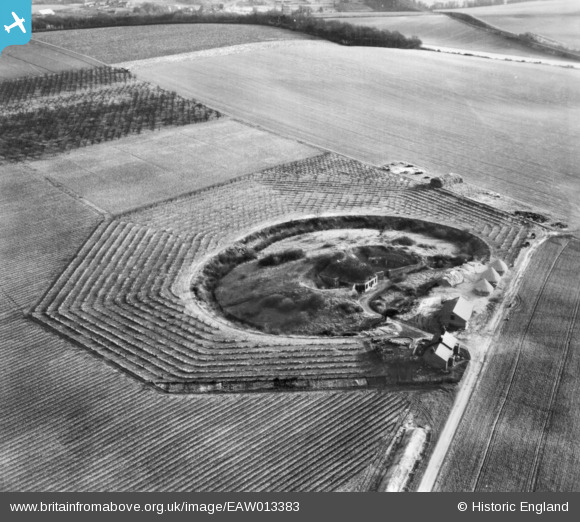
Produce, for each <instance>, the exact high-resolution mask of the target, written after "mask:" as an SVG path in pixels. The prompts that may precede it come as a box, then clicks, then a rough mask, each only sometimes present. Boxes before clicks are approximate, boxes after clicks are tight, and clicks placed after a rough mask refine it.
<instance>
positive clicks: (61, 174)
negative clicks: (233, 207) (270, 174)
mask: <svg viewBox="0 0 580 522" xmlns="http://www.w3.org/2000/svg"><path fill="white" fill-rule="evenodd" d="M319 153H320V152H319V151H318V150H317V149H314V148H312V147H308V146H306V145H302V144H300V143H297V142H295V141H291V140H287V139H285V138H281V137H279V136H276V135H275V134H271V133H269V132H265V131H262V130H259V129H256V128H254V127H249V126H247V125H243V124H241V123H238V122H236V121H234V120H231V119H229V118H224V119H219V120H214V121H211V122H208V123H204V124H201V125H200V124H196V125H186V126H182V127H174V128H165V129H162V130H160V131H158V132H149V133H144V134H141V135H136V136H132V137H128V138H124V139H123V140H115V141H112V142H107V143H102V144H100V145H94V146H92V147H83V148H81V149H77V150H74V151H71V152H69V153H67V154H64V155H59V156H55V157H52V158H48V159H46V160H39V161H34V162H31V163H30V164H29V168H31V169H32V170H33V171H35V172H37V173H38V174H39V175H42V176H46V177H48V178H50V179H52V180H54V181H56V182H58V183H62V184H63V185H65V186H66V187H68V188H69V189H70V190H72V191H73V192H75V193H76V194H79V195H81V196H83V197H85V198H87V199H88V200H90V201H92V202H93V203H95V204H96V205H98V206H99V207H100V208H103V209H105V210H107V211H109V212H111V213H113V214H117V213H120V212H125V211H127V210H131V209H134V208H137V207H140V206H143V205H148V204H152V203H155V202H159V201H162V200H164V199H170V198H172V197H175V196H178V195H180V194H183V193H186V192H191V191H193V190H197V189H200V188H204V187H207V186H210V185H213V184H215V183H220V182H224V181H227V180H228V179H231V178H234V177H237V176H241V175H243V174H249V173H251V172H255V171H256V170H261V169H263V168H266V167H270V166H273V165H277V164H278V163H284V162H289V161H295V160H298V159H302V158H306V157H309V156H313V155H316V154H319Z"/></svg>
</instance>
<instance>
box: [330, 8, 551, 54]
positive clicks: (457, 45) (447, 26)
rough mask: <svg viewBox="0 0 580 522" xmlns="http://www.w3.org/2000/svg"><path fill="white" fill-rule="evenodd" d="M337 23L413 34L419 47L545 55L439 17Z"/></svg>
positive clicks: (364, 19)
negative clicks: (419, 43) (417, 40)
mask: <svg viewBox="0 0 580 522" xmlns="http://www.w3.org/2000/svg"><path fill="white" fill-rule="evenodd" d="M340 20H341V21H345V22H349V23H351V24H354V25H366V26H370V27H376V28H377V29H386V30H388V31H400V32H401V33H403V34H406V35H409V36H411V35H415V36H418V37H419V38H420V39H421V41H422V42H423V44H425V45H431V46H436V47H451V48H454V49H465V50H471V51H482V52H490V53H501V54H508V55H513V56H525V57H530V58H539V57H546V54H545V53H541V52H539V51H534V50H533V49H531V48H529V47H526V46H524V45H521V44H518V43H517V42H514V41H511V40H508V39H507V38H502V37H501V36H497V35H495V34H491V33H488V32H486V31H482V30H480V29H477V28H475V27H471V26H469V25H467V24H464V23H461V22H459V21H457V20H453V19H452V18H449V17H448V16H445V15H442V14H436V13H430V14H427V13H425V14H421V15H417V14H410V15H407V14H403V13H399V16H385V17H369V18H362V17H360V18H359V17H357V18H351V19H345V18H340Z"/></svg>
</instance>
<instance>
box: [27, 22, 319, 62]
mask: <svg viewBox="0 0 580 522" xmlns="http://www.w3.org/2000/svg"><path fill="white" fill-rule="evenodd" d="M34 38H35V39H36V40H40V41H43V42H48V43H51V44H55V45H59V46H62V47H65V48H67V49H73V50H75V51H76V52H79V53H82V54H87V55H89V56H93V57H95V58H97V59H98V60H101V61H103V62H105V63H111V64H114V63H121V62H127V61H131V60H143V59H145V58H155V57H157V56H167V55H171V54H179V53H187V52H192V51H201V50H204V49H214V48H216V47H227V46H230V45H241V44H247V43H254V42H269V41H278V40H311V39H312V37H311V36H308V35H305V34H302V33H295V32H292V31H287V30H284V29H278V28H276V27H265V26H258V25H242V24H239V25H226V24H172V25H145V26H137V27H135V26H133V27H106V28H99V29H74V30H70V31H54V32H46V33H35V34H34Z"/></svg>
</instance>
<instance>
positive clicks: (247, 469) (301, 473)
mask: <svg viewBox="0 0 580 522" xmlns="http://www.w3.org/2000/svg"><path fill="white" fill-rule="evenodd" d="M2 301H4V298H3V297H2ZM2 309H4V306H2ZM0 336H1V338H2V340H3V342H2V346H3V348H2V352H1V353H0V360H1V364H0V368H1V370H0V374H1V379H0V392H1V394H2V398H3V400H2V401H1V402H0V411H1V414H2V418H3V421H2V423H1V427H0V441H1V442H0V458H1V459H2V463H3V464H2V476H1V478H0V488H1V489H2V491H31V490H32V491H332V490H336V489H340V488H342V487H345V486H347V485H348V484H349V483H350V484H351V485H350V487H349V489H353V488H354V487H359V488H361V489H362V490H366V489H371V488H372V487H373V484H374V483H375V482H376V481H377V480H380V477H381V475H382V473H383V472H384V465H385V464H384V459H385V457H386V455H385V451H386V449H387V446H388V444H389V442H390V440H391V439H392V437H393V435H394V432H395V431H396V430H397V428H398V427H399V426H400V423H401V422H402V421H403V420H404V419H405V416H406V414H407V412H408V411H409V400H410V398H411V396H412V394H409V393H382V392H374V391H367V392H348V393H345V392H315V393H308V394H299V393H294V394H284V393H278V394H249V395H227V396H187V395H184V396H176V395H166V394H160V393H158V392H155V391H153V390H151V389H144V388H143V387H142V385H140V384H139V383H137V382H136V381H134V380H133V379H131V378H129V377H127V376H126V375H124V374H122V373H119V372H117V371H114V370H112V369H111V368H110V367H109V366H107V365H104V364H102V361H100V360H98V359H95V358H94V357H93V356H91V355H89V354H88V353H87V352H85V351H84V350H81V349H78V348H75V347H74V346H72V345H70V344H68V343H67V342H65V341H63V340H62V339H60V338H59V337H57V336H55V335H53V334H52V333H50V332H47V331H46V330H44V329H42V328H41V327H39V326H37V325H34V324H30V323H29V322H28V321H26V320H24V319H23V318H22V317H21V316H19V315H18V314H16V313H14V312H9V313H3V314H2V317H1V319H0ZM357 477H359V478H358V483H357V485H356V486H353V484H352V481H355V482H356V479H357ZM375 487H376V484H375Z"/></svg>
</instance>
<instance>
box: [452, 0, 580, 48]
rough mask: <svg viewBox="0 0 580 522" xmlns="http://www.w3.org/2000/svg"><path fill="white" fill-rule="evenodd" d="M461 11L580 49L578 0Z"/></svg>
mask: <svg viewBox="0 0 580 522" xmlns="http://www.w3.org/2000/svg"><path fill="white" fill-rule="evenodd" d="M458 11H460V12H463V13H467V14H470V15H471V16H474V17H476V18H479V19H480V20H483V21H484V22H487V23H488V24H491V25H494V26H496V27H499V28H500V29H504V30H506V31H510V32H512V33H516V34H522V33H527V32H531V33H535V34H539V35H541V36H545V37H548V38H550V39H553V40H555V41H557V42H560V43H562V44H564V45H565V46H567V47H570V48H571V49H576V50H580V32H579V31H578V26H579V24H580V4H579V3H578V2H577V1H576V0H538V1H530V2H520V3H513V4H507V5H494V6H486V7H473V8H470V9H458Z"/></svg>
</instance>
